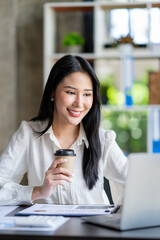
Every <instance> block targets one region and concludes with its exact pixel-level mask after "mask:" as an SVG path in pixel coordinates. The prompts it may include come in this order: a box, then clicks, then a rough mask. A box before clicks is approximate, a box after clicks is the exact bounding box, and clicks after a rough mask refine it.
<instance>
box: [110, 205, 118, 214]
mask: <svg viewBox="0 0 160 240" xmlns="http://www.w3.org/2000/svg"><path fill="white" fill-rule="evenodd" d="M119 209H120V205H117V206H115V208H113V209H112V210H111V214H114V213H116V212H117V211H118V210H119Z"/></svg>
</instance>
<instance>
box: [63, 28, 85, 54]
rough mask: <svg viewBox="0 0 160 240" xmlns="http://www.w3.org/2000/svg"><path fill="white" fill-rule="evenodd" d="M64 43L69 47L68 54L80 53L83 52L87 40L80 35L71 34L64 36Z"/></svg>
mask: <svg viewBox="0 0 160 240" xmlns="http://www.w3.org/2000/svg"><path fill="white" fill-rule="evenodd" d="M62 43H63V46H65V47H67V52H70V53H79V52H82V47H83V46H84V43H85V40H84V38H83V37H82V36H81V35H80V34H79V33H77V32H71V33H67V34H66V35H65V36H64V38H63V41H62Z"/></svg>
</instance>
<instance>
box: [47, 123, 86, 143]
mask: <svg viewBox="0 0 160 240" xmlns="http://www.w3.org/2000/svg"><path fill="white" fill-rule="evenodd" d="M46 134H49V137H50V139H51V140H52V141H54V143H55V144H56V145H57V146H59V142H58V140H57V138H56V136H55V135H54V132H53V130H52V126H50V128H49V129H48V130H47V131H46V132H45V133H44V134H43V135H46ZM83 142H84V143H85V146H86V148H88V147H89V142H88V140H87V136H86V133H85V130H84V127H83V124H82V123H80V131H79V136H78V138H77V139H76V141H75V142H74V143H73V144H77V145H81V144H83ZM59 147H60V146H59Z"/></svg>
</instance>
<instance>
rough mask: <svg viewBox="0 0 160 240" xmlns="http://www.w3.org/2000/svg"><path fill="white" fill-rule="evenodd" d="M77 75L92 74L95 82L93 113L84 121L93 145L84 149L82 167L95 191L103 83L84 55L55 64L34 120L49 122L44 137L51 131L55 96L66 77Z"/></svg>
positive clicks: (67, 56)
mask: <svg viewBox="0 0 160 240" xmlns="http://www.w3.org/2000/svg"><path fill="white" fill-rule="evenodd" d="M73 72H85V73H88V74H89V76H90V78H91V80H92V83H93V104H92V107H91V109H90V111H89V112H88V113H87V115H86V116H85V117H84V118H83V120H82V123H83V127H84V130H85V133H86V136H87V139H88V142H89V147H88V148H86V146H85V147H84V154H83V166H82V168H83V176H84V179H85V182H86V185H87V186H88V188H89V189H92V188H93V186H94V185H95V184H96V181H97V180H98V162H99V159H100V157H101V144H100V139H99V126H100V95H99V85H100V84H99V81H98V79H97V76H96V74H95V72H94V70H93V68H92V67H91V65H90V64H89V63H88V61H87V60H85V59H84V58H82V57H80V56H73V55H65V56H64V57H62V58H61V59H60V60H58V61H57V62H56V63H55V65H54V66H53V67H52V69H51V71H50V74H49V77H48V80H47V83H46V87H45V90H44V93H43V97H42V102H41V105H40V110H39V113H38V115H37V116H36V117H35V118H33V119H32V120H31V121H37V120H39V121H44V120H47V121H48V124H47V126H46V128H45V129H44V130H43V131H42V132H40V133H39V134H40V135H43V134H44V133H45V132H46V131H47V130H48V129H49V127H50V126H51V125H52V122H53V117H54V116H53V112H54V103H53V102H52V101H51V96H52V94H53V92H55V90H56V87H57V85H58V84H59V83H60V82H61V81H62V80H63V78H64V77H66V76H67V75H69V74H71V73H73Z"/></svg>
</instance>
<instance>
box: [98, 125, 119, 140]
mask: <svg viewBox="0 0 160 240" xmlns="http://www.w3.org/2000/svg"><path fill="white" fill-rule="evenodd" d="M99 135H100V139H101V141H103V142H104V141H106V140H115V139H116V133H115V131H113V130H105V129H104V128H100V129H99Z"/></svg>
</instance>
